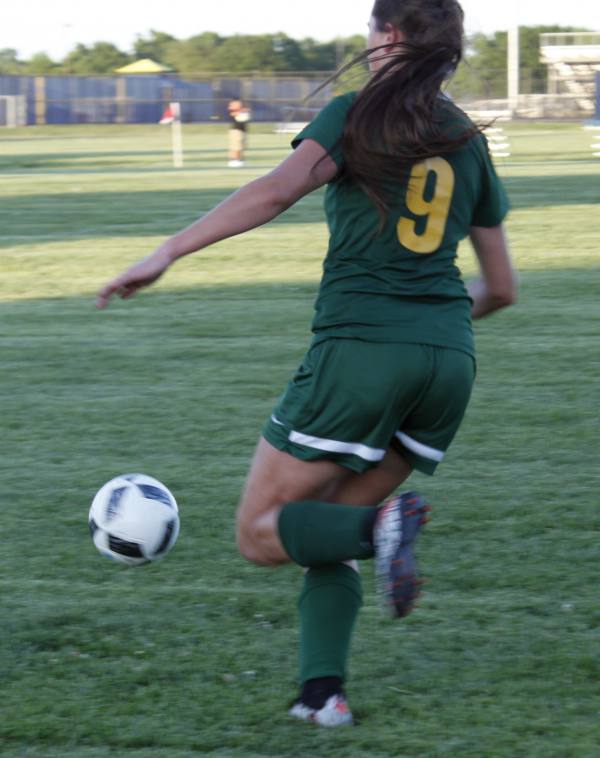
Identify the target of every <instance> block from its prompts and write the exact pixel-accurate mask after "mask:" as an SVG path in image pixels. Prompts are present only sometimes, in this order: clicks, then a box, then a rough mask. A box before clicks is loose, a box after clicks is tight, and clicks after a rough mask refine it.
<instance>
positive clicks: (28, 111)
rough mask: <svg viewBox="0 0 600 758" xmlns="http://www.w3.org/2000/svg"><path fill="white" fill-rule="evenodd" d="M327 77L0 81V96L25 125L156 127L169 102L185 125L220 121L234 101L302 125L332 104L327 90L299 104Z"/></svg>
mask: <svg viewBox="0 0 600 758" xmlns="http://www.w3.org/2000/svg"><path fill="white" fill-rule="evenodd" d="M326 77H327V75H326V74H322V75H317V76H315V77H311V76H293V75H292V76H289V75H287V76H266V75H255V76H251V77H235V76H231V75H223V76H219V75H217V76H211V77H210V78H208V77H207V78H200V77H199V78H198V79H180V78H178V77H175V76H172V75H170V76H165V75H157V76H152V75H143V76H140V75H136V76H120V77H88V76H37V77H36V76H0V96H2V95H4V96H6V95H12V96H15V95H16V96H23V97H24V98H25V123H26V124H81V123H94V124H113V123H122V124H126V123H156V122H157V121H159V119H160V117H161V115H162V113H163V111H164V109H165V107H166V105H167V104H168V103H169V102H173V101H176V102H179V103H180V104H181V114H182V120H183V121H184V122H210V121H224V120H226V119H227V104H228V102H229V101H230V100H233V99H241V100H243V101H244V102H245V103H246V104H247V105H249V107H250V108H251V110H252V120H253V121H258V122H260V121H263V122H273V121H285V120H298V121H303V120H308V119H309V118H310V114H311V113H314V110H315V108H320V107H322V106H323V105H324V104H325V103H326V102H328V101H329V100H330V99H331V97H332V94H333V93H332V89H331V87H326V88H325V89H324V90H323V91H322V92H321V93H319V95H317V96H316V97H315V98H314V99H313V100H311V102H310V106H304V105H303V101H304V100H305V99H306V97H307V96H308V95H310V94H311V92H313V91H314V90H315V89H316V88H317V87H318V86H319V85H320V84H321V83H322V82H323V81H324V80H325V79H326ZM1 116H2V112H1V111H0V117H1ZM0 123H3V122H2V121H1V120H0Z"/></svg>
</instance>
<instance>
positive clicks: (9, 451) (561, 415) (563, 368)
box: [0, 124, 600, 758]
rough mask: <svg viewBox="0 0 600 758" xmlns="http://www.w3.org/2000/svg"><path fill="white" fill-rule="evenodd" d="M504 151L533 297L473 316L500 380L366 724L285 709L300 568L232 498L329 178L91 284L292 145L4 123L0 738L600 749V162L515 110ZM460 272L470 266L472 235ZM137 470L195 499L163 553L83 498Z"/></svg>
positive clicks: (200, 746)
mask: <svg viewBox="0 0 600 758" xmlns="http://www.w3.org/2000/svg"><path fill="white" fill-rule="evenodd" d="M507 131H508V132H509V134H510V138H511V143H512V148H513V155H512V157H511V158H509V159H505V160H503V161H500V162H499V170H500V173H501V174H502V175H503V177H504V179H505V181H506V184H507V187H508V190H509V192H510V195H511V199H512V202H513V207H514V210H513V212H512V214H511V216H510V220H509V223H508V227H509V233H510V237H511V242H512V246H513V250H514V256H515V259H516V262H517V265H518V268H519V270H520V277H521V299H520V302H519V304H518V305H517V306H516V307H515V308H513V309H510V310H508V311H506V312H505V313H501V314H499V315H497V316H495V317H494V318H491V319H489V320H485V321H481V322H479V323H478V324H477V328H476V333H477V341H478V347H479V373H478V381H477V386H476V389H475V393H474V396H473V400H472V403H471V406H470V408H469V411H468V414H467V418H466V420H465V422H464V425H463V427H462V429H461V432H460V434H459V436H458V438H457V440H456V441H455V443H454V444H453V446H452V448H451V449H450V451H449V454H448V456H447V462H446V463H445V464H444V465H443V466H442V467H441V470H440V471H439V473H438V474H437V475H436V477H435V478H433V479H428V478H426V477H423V476H419V475H416V476H414V480H413V484H414V486H415V487H417V488H420V489H423V490H424V491H425V492H426V493H427V494H428V496H429V497H430V499H431V500H432V502H433V504H434V506H435V512H434V518H433V520H432V522H431V523H430V524H429V526H428V528H427V531H426V534H425V535H424V536H423V538H422V540H421V542H420V545H419V555H420V559H421V562H422V565H423V568H424V572H425V574H426V575H427V577H428V579H429V581H428V584H427V587H426V589H427V591H426V594H425V595H424V597H423V600H422V602H421V604H420V607H419V608H418V609H417V610H416V611H415V612H414V613H413V614H412V616H410V617H409V618H408V619H407V620H406V621H405V622H403V623H402V624H399V625H395V624H392V623H389V622H386V621H385V620H384V619H382V618H381V617H380V614H379V611H378V608H377V605H376V601H375V598H374V596H373V592H372V591H371V579H372V574H371V567H370V566H369V565H366V566H365V567H364V577H365V587H366V589H367V591H366V601H365V607H364V611H363V613H362V615H361V618H360V621H359V625H358V629H357V634H356V638H355V642H354V647H353V658H352V668H351V679H350V681H349V683H348V688H347V689H348V694H349V697H350V700H351V704H352V707H353V710H354V711H355V714H356V716H357V719H358V722H359V724H358V726H357V727H356V728H354V729H348V730H339V731H334V732H333V733H332V732H327V731H318V730H316V729H312V728H310V727H307V726H306V725H303V724H296V723H290V721H289V720H288V718H287V717H286V713H285V703H286V701H287V700H288V699H289V698H290V697H292V696H293V695H294V693H295V686H296V685H295V675H296V670H295V655H296V643H297V628H296V612H295V601H296V592H297V589H298V586H299V576H298V571H297V570H296V569H295V568H294V567H286V568H284V569H282V570H279V571H266V570H261V569H258V568H255V567H253V566H250V565H248V564H245V563H244V562H243V561H242V560H241V559H240V558H239V557H238V556H237V555H236V551H235V547H234V541H233V513H234V509H235V505H236V500H237V497H238V493H239V490H240V487H241V486H242V483H243V480H244V476H245V473H246V470H247V466H248V461H249V458H250V455H251V453H252V449H253V446H254V444H255V442H256V439H257V436H258V434H259V432H260V429H261V426H262V423H263V421H264V419H265V418H266V416H267V415H268V413H269V412H270V410H271V407H272V405H273V403H274V401H275V399H276V397H277V395H278V393H279V392H280V390H281V388H282V386H283V384H284V382H285V381H286V379H287V377H288V376H289V374H290V372H291V371H292V370H293V369H294V367H295V365H296V364H297V362H298V361H299V359H300V358H301V356H302V354H303V351H304V349H305V346H306V344H307V341H308V325H309V322H310V317H311V306H312V302H313V299H314V295H315V288H316V283H317V281H318V277H319V273H320V264H321V259H322V256H323V251H324V246H325V244H326V230H325V227H324V224H323V219H322V213H321V197H320V195H319V193H317V194H316V195H314V196H312V197H309V198H306V199H305V200H303V201H302V202H301V203H299V204H298V206H296V207H295V208H293V209H292V210H291V211H290V212H288V213H287V214H286V215H284V216H283V217H282V218H281V219H279V220H278V221H276V222H274V223H273V224H271V225H269V226H268V227H266V228H263V229H260V230H257V231H254V232H252V233H250V234H248V235H246V236H244V237H243V238H236V239H233V240H230V241H228V242H225V243H221V244H219V245H217V246H215V248H214V249H212V250H210V251H207V252H206V253H204V254H199V255H197V256H191V257H188V258H186V259H185V260H183V261H181V262H179V263H178V264H177V266H175V267H174V269H173V270H172V272H170V273H169V275H168V276H167V277H166V278H165V279H164V280H162V281H161V282H160V283H159V285H158V286H157V287H156V288H155V289H154V290H152V291H149V292H146V293H144V294H142V295H140V296H139V297H138V298H136V299H134V300H132V301H130V302H128V303H122V302H118V303H114V305H112V306H111V307H110V309H108V310H107V311H105V312H97V311H95V310H94V308H93V293H94V292H95V291H96V290H97V289H98V288H99V286H101V284H102V283H103V282H104V281H105V280H106V279H108V278H109V277H111V276H112V275H113V274H115V273H116V272H118V271H119V270H120V269H121V268H122V267H123V266H124V265H126V264H127V263H129V262H130V261H133V260H135V259H137V258H138V257H140V256H141V255H143V254H145V253H147V252H149V251H150V250H151V249H152V247H153V246H154V245H155V244H156V243H157V242H158V241H159V240H161V239H162V238H163V237H164V236H165V235H167V234H169V233H171V232H173V231H175V230H176V229H178V228H179V227H180V226H182V225H184V224H187V223H188V222H190V221H191V220H192V219H193V218H195V217H196V216H197V215H198V214H200V213H201V212H203V211H205V210H207V209H208V208H210V207H211V206H212V205H213V204H214V203H215V202H217V201H218V200H219V199H220V198H222V197H224V196H225V195H226V194H227V193H228V192H229V191H231V190H232V189H234V188H235V187H236V186H238V185H239V183H240V182H242V181H245V180H248V179H250V178H253V177H255V176H257V175H259V174H260V173H262V172H264V171H265V170H266V169H268V167H269V166H272V165H274V163H275V162H276V161H277V160H278V159H279V158H281V157H282V156H283V155H284V154H285V150H286V145H287V141H288V140H287V138H286V137H284V136H277V135H274V134H272V133H270V132H269V131H268V130H266V129H265V130H262V131H258V130H256V129H255V130H254V131H253V135H252V150H251V152H250V155H249V159H250V160H249V165H248V167H247V168H246V169H244V170H243V171H241V172H240V171H229V170H228V169H226V168H223V166H224V163H225V154H224V147H225V135H224V134H222V133H221V132H220V131H219V130H215V129H205V128H200V127H194V126H189V127H186V129H185V134H184V139H185V147H186V166H185V168H184V169H183V170H181V171H175V170H173V169H172V167H171V165H170V146H169V134H168V130H167V129H164V128H159V127H106V128H98V127H85V128H84V127H74V128H67V127H65V128H60V129H59V128H54V129H37V128H31V129H27V130H18V131H5V132H4V133H3V134H2V137H1V138H0V177H1V184H0V228H1V229H2V240H1V247H0V256H1V270H2V277H1V279H0V325H1V326H0V349H1V365H2V369H1V371H0V405H1V419H2V445H1V450H2V453H1V456H0V476H1V479H0V481H1V482H2V487H1V494H0V500H1V506H0V507H1V511H0V514H1V515H0V519H1V520H0V524H1V539H2V549H1V551H0V682H1V691H2V696H1V698H0V754H1V755H2V756H36V758H37V757H38V756H39V757H40V758H41V757H43V758H50V757H53V756H60V757H61V758H67V757H68V758H104V756H109V755H110V756H115V755H116V756H124V757H125V758H183V757H184V756H186V757H188V756H192V755H198V754H203V753H204V754H210V755H215V756H235V757H236V758H240V757H242V756H243V757H244V758H246V757H248V758H252V757H253V756H298V757H299V758H300V757H301V758H304V757H312V756H323V757H324V758H325V757H327V758H329V757H330V756H333V757H337V756H340V757H341V756H343V757H344V758H346V757H347V756H372V757H373V758H375V757H377V758H379V757H383V756H393V757H394V758H402V757H404V756H407V757H410V758H413V757H416V756H419V758H421V757H423V756H432V757H433V756H436V757H437V756H451V757H452V758H456V756H460V757H461V758H462V757H463V756H469V757H470V756H472V757H473V758H481V757H482V756H493V757H496V756H498V757H500V756H502V757H503V758H514V757H515V756H523V757H524V758H548V757H549V756H554V757H556V758H559V757H560V758H563V757H569V758H571V757H573V758H592V757H593V756H597V755H598V754H600V738H599V734H600V732H599V730H598V718H599V714H600V699H599V695H600V691H599V689H600V688H599V685H598V682H599V681H600V664H599V663H598V639H599V631H598V626H599V622H600V608H599V606H598V594H597V588H598V574H597V565H598V536H599V534H598V530H599V526H600V517H599V516H598V508H597V487H598V484H599V480H598V469H597V462H598V461H597V455H598V432H597V407H598V397H599V381H598V377H599V376H600V337H599V334H600V329H599V325H600V305H599V300H598V284H599V282H600V263H599V257H598V239H599V238H600V214H599V213H598V204H599V203H600V190H598V187H600V163H599V162H598V160H595V161H594V159H593V158H592V157H591V149H590V148H589V143H590V142H591V139H590V135H589V134H586V133H584V132H583V131H582V130H581V128H580V126H578V125H521V124H514V125H510V126H509V127H507ZM460 263H461V266H462V268H463V270H464V272H465V274H466V275H467V276H470V275H472V274H473V273H474V265H473V262H472V256H471V253H470V250H469V249H468V247H467V246H465V248H464V249H463V250H462V251H461V256H460ZM127 471H145V472H147V473H149V474H151V475H154V476H157V477H158V478H160V479H163V480H164V481H165V482H166V483H167V484H168V486H169V487H170V488H171V489H172V490H173V491H174V492H175V494H176V496H177V498H178V500H179V502H180V508H181V517H182V531H181V535H180V538H179V542H178V544H177V545H176V547H175V549H174V550H173V552H172V554H170V555H169V556H168V557H167V558H166V559H165V561H164V562H162V563H159V564H157V565H151V566H148V567H143V568H141V569H133V570H128V569H122V568H120V567H118V566H116V565H114V564H112V563H110V562H108V561H105V560H104V559H102V558H100V556H99V555H98V554H97V553H96V552H95V550H94V549H93V547H92V544H91V541H90V539H89V536H88V532H87V510H88V507H89V503H90V501H91V499H92V497H93V494H94V492H95V490H96V489H97V488H98V487H99V486H100V485H101V484H102V483H103V482H104V481H106V480H107V479H108V478H110V477H112V476H114V475H116V474H118V473H123V472H127Z"/></svg>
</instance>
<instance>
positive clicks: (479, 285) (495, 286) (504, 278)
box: [467, 224, 518, 318]
mask: <svg viewBox="0 0 600 758" xmlns="http://www.w3.org/2000/svg"><path fill="white" fill-rule="evenodd" d="M469 236H470V238H471V242H472V244H473V248H474V249H475V254H476V255H477V260H478V261H479V268H480V269H481V277H480V278H479V279H475V280H474V281H472V282H469V285H468V287H467V289H468V291H469V295H470V296H471V298H472V299H473V308H472V316H473V318H481V317H482V316H487V315H489V314H490V313H493V312H494V311H497V310H499V309H500V308H505V307H506V306H507V305H512V304H513V303H515V302H516V300H517V290H518V282H517V276H516V273H515V270H514V268H513V265H512V262H511V259H510V253H509V250H508V242H507V240H506V235H505V233H504V227H503V226H502V224H500V225H499V226H494V227H489V228H488V227H483V226H472V227H471V231H470V235H469Z"/></svg>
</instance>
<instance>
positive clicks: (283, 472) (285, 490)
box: [237, 437, 352, 537]
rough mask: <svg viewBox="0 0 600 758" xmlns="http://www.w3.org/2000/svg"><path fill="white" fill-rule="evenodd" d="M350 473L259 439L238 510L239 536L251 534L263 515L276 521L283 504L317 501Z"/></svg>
mask: <svg viewBox="0 0 600 758" xmlns="http://www.w3.org/2000/svg"><path fill="white" fill-rule="evenodd" d="M351 475H352V472H351V471H349V470H347V469H344V468H343V467H341V466H339V465H337V464H336V463H333V462H332V461H328V460H318V461H303V460H299V459H298V458H295V457H294V456H293V455H290V454H289V453H287V452H284V451H281V450H277V449H276V448H275V447H273V446H272V445H271V444H270V443H269V442H267V441H266V440H265V439H264V438H262V437H261V438H260V440H259V442H258V445H257V447H256V452H255V454H254V458H253V460H252V464H251V466H250V471H249V473H248V478H247V480H246V484H245V487H244V490H243V492H242V497H241V500H240V503H239V506H238V511H237V528H238V537H239V536H244V535H246V536H248V535H249V534H251V533H252V532H253V531H254V530H255V528H256V525H257V523H258V522H259V521H260V522H261V524H262V528H265V518H267V519H269V518H270V519H272V520H276V518H277V516H278V513H279V510H280V509H281V507H282V506H283V505H284V504H285V503H289V502H293V501H295V500H320V499H323V494H324V493H325V492H327V491H329V490H331V489H332V488H336V487H338V486H340V485H341V484H342V483H343V481H344V480H346V479H347V478H349V477H350V476H351Z"/></svg>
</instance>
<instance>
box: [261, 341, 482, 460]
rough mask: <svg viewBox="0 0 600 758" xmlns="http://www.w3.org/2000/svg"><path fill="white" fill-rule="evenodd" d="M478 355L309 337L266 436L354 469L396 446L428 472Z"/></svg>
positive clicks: (453, 428) (462, 406) (454, 425)
mask: <svg viewBox="0 0 600 758" xmlns="http://www.w3.org/2000/svg"><path fill="white" fill-rule="evenodd" d="M474 379H475V361H474V359H473V358H472V357H471V356H470V355H468V354H467V353H463V352H461V351H459V350H453V349H448V348H443V347H433V346H431V345H419V344H410V343H380V342H363V341H361V340H354V339H339V338H331V339H328V340H325V341H323V342H318V343H316V344H313V346H312V347H311V348H310V349H309V351H308V353H307V354H306V356H305V358H304V360H303V361H302V365H301V366H300V368H299V369H298V371H297V372H296V375H295V376H294V378H293V379H292V381H291V382H290V383H289V384H288V386H287V388H286V390H285V392H284V393H283V396H282V397H281V399H280V400H279V403H278V404H277V406H276V407H275V409H274V411H273V415H272V416H271V418H270V419H269V421H268V422H267V424H266V426H265V428H264V430H263V436H264V437H265V439H266V440H267V441H268V442H270V443H271V445H273V446H274V447H276V448H277V449H278V450H283V451H285V452H287V453H290V454H291V455H293V456H294V457H295V458H299V459H301V460H318V459H327V460H332V461H335V462H336V463H339V464H340V465H342V466H345V467H346V468H349V469H352V470H353V471H358V472H363V471H366V470H367V469H369V468H373V467H375V466H377V465H378V463H379V462H380V461H381V460H382V458H383V457H384V455H385V454H386V452H387V450H388V448H389V447H394V448H395V449H396V450H398V452H400V454H401V455H402V456H403V457H404V458H406V459H407V460H408V461H409V463H410V464H411V465H412V466H413V467H414V468H416V469H417V470H419V471H422V472H423V473H426V474H433V472H434V471H435V468H436V466H437V464H438V463H440V461H441V460H442V459H443V457H444V453H445V452H446V450H447V448H448V446H449V445H450V443H451V442H452V439H453V437H454V435H455V434H456V432H457V430H458V427H459V425H460V422H461V421H462V418H463V416H464V413H465V410H466V407H467V403H468V402H469V397H470V395H471V389H472V386H473V381H474Z"/></svg>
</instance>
